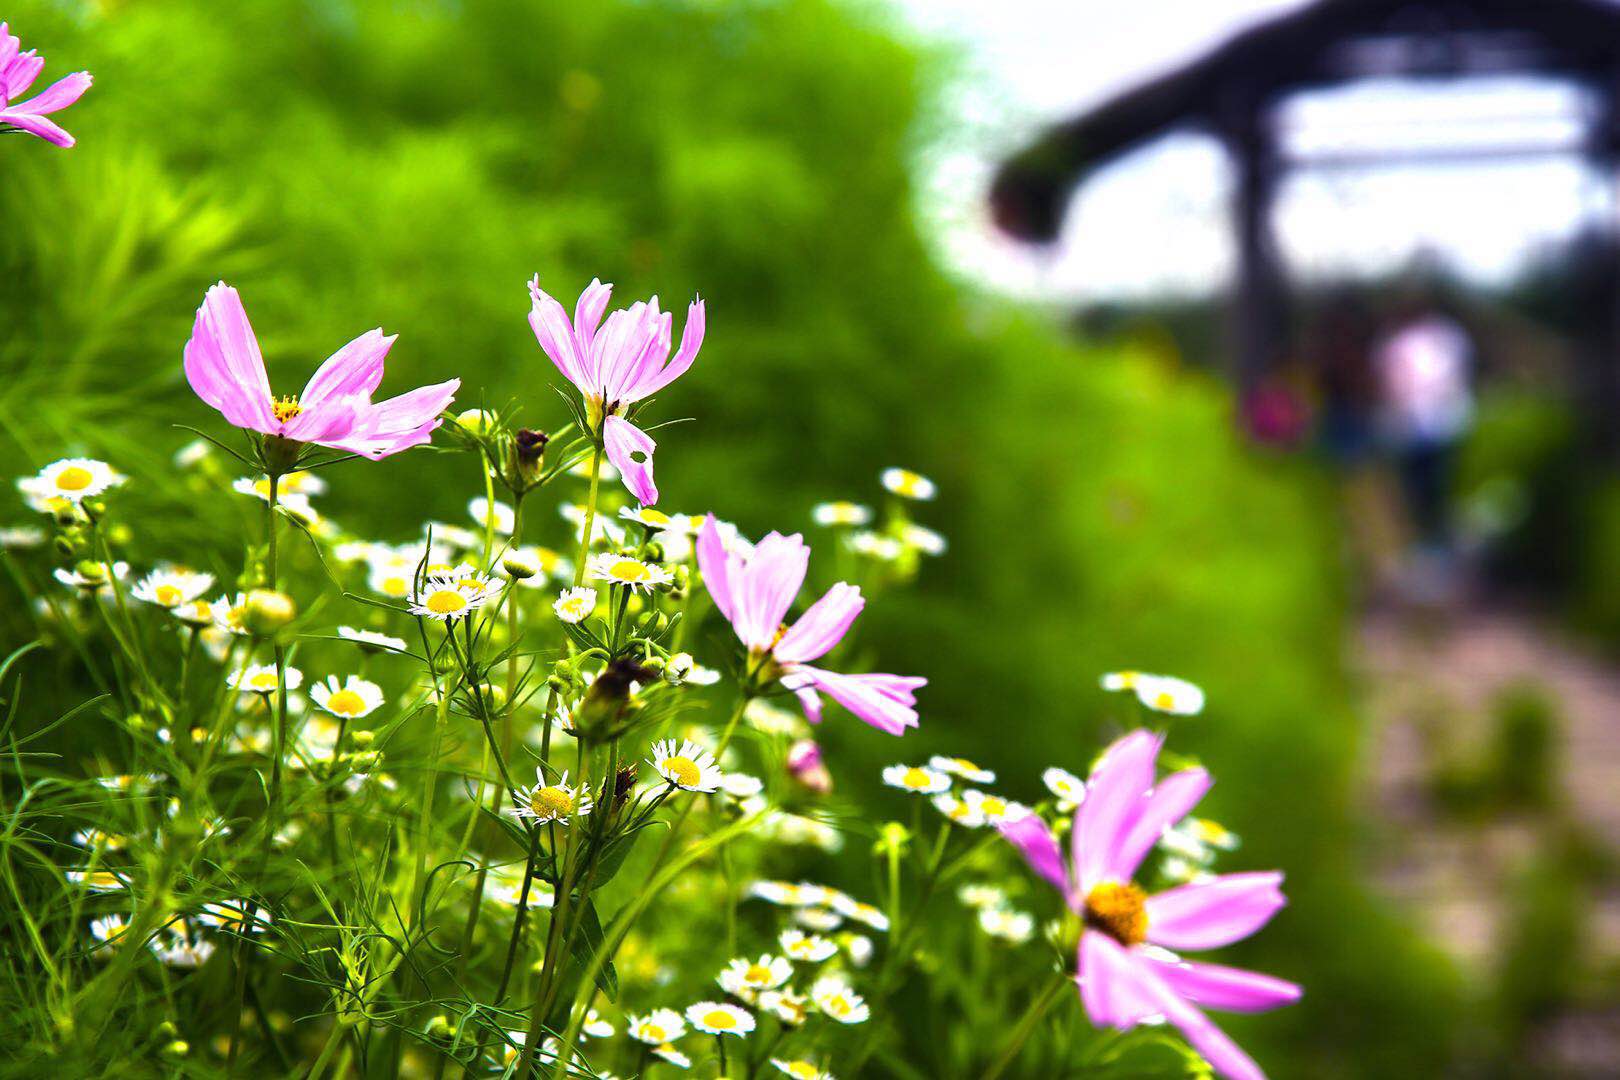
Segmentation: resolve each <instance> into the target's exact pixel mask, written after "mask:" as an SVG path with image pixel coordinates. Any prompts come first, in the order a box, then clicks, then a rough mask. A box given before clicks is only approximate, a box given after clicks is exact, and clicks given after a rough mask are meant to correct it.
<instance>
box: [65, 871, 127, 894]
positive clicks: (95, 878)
mask: <svg viewBox="0 0 1620 1080" xmlns="http://www.w3.org/2000/svg"><path fill="white" fill-rule="evenodd" d="M64 876H65V877H66V878H67V880H68V884H70V885H82V886H83V887H84V888H85V890H86V891H88V892H95V893H106V892H122V891H123V890H125V889H127V888H129V882H127V881H125V880H124V879H123V878H122V877H120V876H119V875H118V873H117V871H114V870H68V871H66V873H65V874H64Z"/></svg>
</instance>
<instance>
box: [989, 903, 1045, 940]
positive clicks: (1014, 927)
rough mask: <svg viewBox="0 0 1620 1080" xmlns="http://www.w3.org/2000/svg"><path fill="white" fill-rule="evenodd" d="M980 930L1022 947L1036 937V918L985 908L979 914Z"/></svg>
mask: <svg viewBox="0 0 1620 1080" xmlns="http://www.w3.org/2000/svg"><path fill="white" fill-rule="evenodd" d="M979 928H980V929H982V930H983V931H984V932H985V933H987V934H989V935H990V936H991V937H994V938H1001V939H1002V940H1003V941H1010V942H1012V943H1013V944H1014V945H1022V944H1023V943H1024V942H1026V941H1028V940H1029V939H1030V938H1031V937H1033V936H1034V935H1035V916H1033V915H1031V914H1029V913H1028V912H1024V911H1013V910H1011V909H1009V908H985V909H984V910H982V911H980V912H979Z"/></svg>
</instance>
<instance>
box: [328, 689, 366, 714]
mask: <svg viewBox="0 0 1620 1080" xmlns="http://www.w3.org/2000/svg"><path fill="white" fill-rule="evenodd" d="M326 708H327V710H328V711H329V712H335V713H337V714H338V715H339V716H359V715H360V714H361V713H363V712H365V711H366V699H365V698H363V697H361V696H360V695H359V694H357V693H355V692H354V691H353V690H339V691H338V692H337V693H335V694H333V695H332V696H331V697H329V698H327V699H326Z"/></svg>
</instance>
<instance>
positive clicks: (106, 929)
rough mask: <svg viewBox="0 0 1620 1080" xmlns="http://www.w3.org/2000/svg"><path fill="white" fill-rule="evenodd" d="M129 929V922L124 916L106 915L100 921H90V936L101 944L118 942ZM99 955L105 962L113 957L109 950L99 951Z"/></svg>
mask: <svg viewBox="0 0 1620 1080" xmlns="http://www.w3.org/2000/svg"><path fill="white" fill-rule="evenodd" d="M128 929H129V920H128V919H126V918H124V917H123V916H122V915H104V916H102V917H101V918H99V919H91V920H90V934H91V936H92V937H94V938H95V939H96V940H97V941H101V942H113V941H117V940H118V939H119V938H120V937H122V936H123V935H124V931H126V930H128ZM97 954H98V955H99V956H100V957H101V959H103V960H105V959H106V958H107V957H109V956H111V955H112V953H111V951H110V950H108V949H98V950H97Z"/></svg>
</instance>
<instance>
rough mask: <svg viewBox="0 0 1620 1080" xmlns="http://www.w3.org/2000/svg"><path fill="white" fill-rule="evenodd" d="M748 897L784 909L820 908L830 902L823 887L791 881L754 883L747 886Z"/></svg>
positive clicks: (825, 888)
mask: <svg viewBox="0 0 1620 1080" xmlns="http://www.w3.org/2000/svg"><path fill="white" fill-rule="evenodd" d="M748 895H749V896H753V897H757V898H759V899H761V900H766V901H769V902H770V903H772V904H781V905H783V906H784V907H804V906H807V905H815V906H820V905H823V904H827V903H829V902H830V900H831V894H830V893H829V892H828V889H827V887H826V886H825V885H813V884H811V883H810V882H807V881H801V882H799V883H797V884H795V883H793V882H791V881H756V882H754V883H753V884H752V885H749V886H748Z"/></svg>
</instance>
